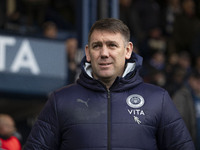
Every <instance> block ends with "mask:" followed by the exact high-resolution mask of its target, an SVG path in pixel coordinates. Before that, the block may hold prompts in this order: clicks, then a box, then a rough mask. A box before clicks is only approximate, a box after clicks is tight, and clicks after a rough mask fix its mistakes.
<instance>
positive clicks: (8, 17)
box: [0, 0, 200, 150]
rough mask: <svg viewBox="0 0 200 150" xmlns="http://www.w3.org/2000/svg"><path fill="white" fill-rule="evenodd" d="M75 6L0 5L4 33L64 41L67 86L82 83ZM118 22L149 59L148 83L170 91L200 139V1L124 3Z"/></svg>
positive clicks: (5, 0)
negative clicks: (127, 29)
mask: <svg viewBox="0 0 200 150" xmlns="http://www.w3.org/2000/svg"><path fill="white" fill-rule="evenodd" d="M76 2H77V1H74V0H1V1H0V18H1V19H0V32H4V31H7V32H9V33H19V34H26V35H32V36H40V37H45V38H49V39H64V40H65V43H66V54H67V55H66V57H67V60H68V81H67V84H69V83H72V82H74V81H75V80H76V79H77V76H78V74H79V71H80V68H79V63H80V59H81V57H82V56H83V50H79V49H78V40H77V37H76V36H72V37H67V38H66V36H65V31H66V32H67V31H74V30H76V13H77V12H76V7H75V6H76ZM119 19H121V20H122V21H123V22H125V23H126V24H127V25H128V27H129V28H130V30H131V35H132V36H131V41H132V42H133V44H134V52H136V53H138V54H140V55H141V56H142V57H143V59H144V61H143V68H142V69H141V75H142V76H143V78H144V81H145V82H148V83H153V84H156V85H159V86H161V87H163V88H165V89H166V90H167V91H168V92H169V94H170V95H171V96H172V98H173V100H174V102H175V104H176V106H177V108H178V110H179V111H180V113H181V115H182V116H183V118H184V120H185V122H186V125H187V126H188V128H189V131H190V133H191V135H192V138H193V139H194V141H197V140H200V1H199V0H119ZM191 116H193V117H191ZM196 144H197V147H198V148H197V149H198V150H199V149H200V145H198V144H199V143H198V142H197V143H196Z"/></svg>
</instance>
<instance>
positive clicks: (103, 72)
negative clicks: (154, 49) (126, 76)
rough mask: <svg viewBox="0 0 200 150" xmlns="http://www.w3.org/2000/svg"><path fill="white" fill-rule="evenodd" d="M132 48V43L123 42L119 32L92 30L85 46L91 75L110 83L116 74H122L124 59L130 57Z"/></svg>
mask: <svg viewBox="0 0 200 150" xmlns="http://www.w3.org/2000/svg"><path fill="white" fill-rule="evenodd" d="M132 49H133V44H132V43H131V42H125V39H124V37H123V36H122V35H121V34H120V33H113V32H108V31H100V30H94V31H93V33H92V34H91V37H90V43H89V45H87V46H86V48H85V53H86V58H87V61H88V62H91V65H92V71H93V72H92V73H93V77H94V78H95V79H98V80H100V81H102V82H103V83H105V84H112V83H113V82H114V80H115V79H116V77H117V76H122V74H123V72H124V67H125V60H126V59H129V58H130V57H131V53H132Z"/></svg>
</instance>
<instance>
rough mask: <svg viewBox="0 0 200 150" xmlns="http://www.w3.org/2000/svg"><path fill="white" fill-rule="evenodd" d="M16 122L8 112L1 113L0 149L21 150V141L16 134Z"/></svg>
mask: <svg viewBox="0 0 200 150" xmlns="http://www.w3.org/2000/svg"><path fill="white" fill-rule="evenodd" d="M15 132H16V128H15V122H14V120H13V118H12V117H11V116H9V115H7V114H0V150H21V144H20V141H19V140H18V138H17V137H16V136H14V134H15Z"/></svg>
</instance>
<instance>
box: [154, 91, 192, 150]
mask: <svg viewBox="0 0 200 150" xmlns="http://www.w3.org/2000/svg"><path fill="white" fill-rule="evenodd" d="M161 113H162V114H161V122H160V125H159V129H158V132H157V134H158V137H157V138H158V147H159V150H195V148H194V144H193V142H192V140H191V137H190V134H189V132H188V130H187V128H186V126H185V123H184V121H183V120H182V118H181V116H180V114H179V112H178V111H177V109H176V107H175V105H174V103H173V101H172V100H171V98H170V96H169V94H168V93H167V92H166V91H165V92H164V94H163V101H162V112H161Z"/></svg>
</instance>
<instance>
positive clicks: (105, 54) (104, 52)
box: [101, 46, 109, 58]
mask: <svg viewBox="0 0 200 150" xmlns="http://www.w3.org/2000/svg"><path fill="white" fill-rule="evenodd" d="M101 57H102V58H107V57H109V51H108V48H107V47H106V46H103V47H102V49H101Z"/></svg>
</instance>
